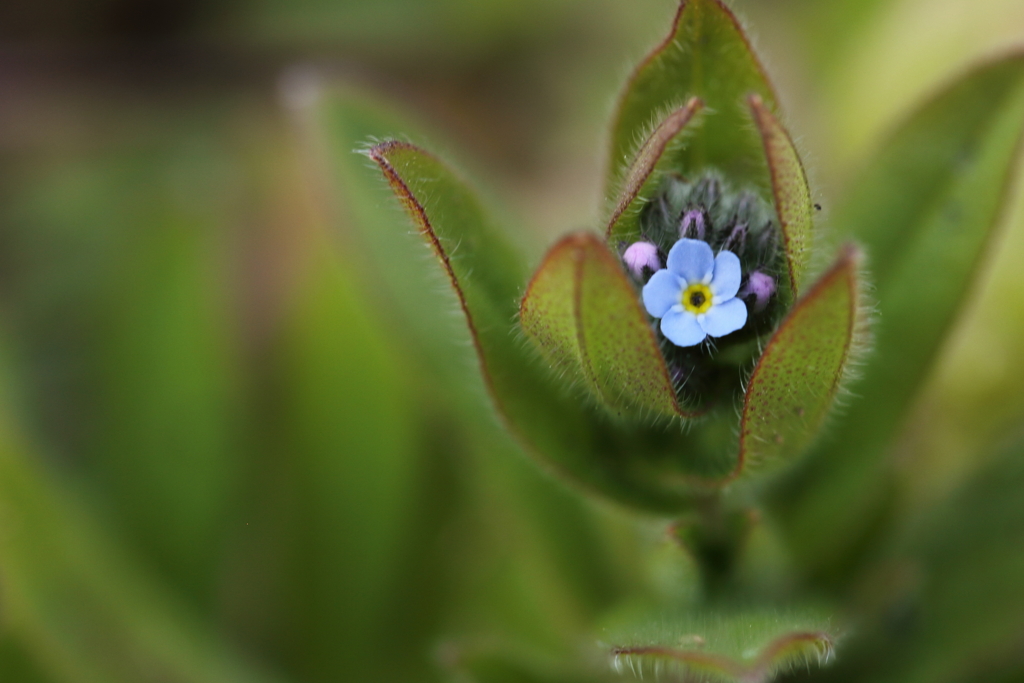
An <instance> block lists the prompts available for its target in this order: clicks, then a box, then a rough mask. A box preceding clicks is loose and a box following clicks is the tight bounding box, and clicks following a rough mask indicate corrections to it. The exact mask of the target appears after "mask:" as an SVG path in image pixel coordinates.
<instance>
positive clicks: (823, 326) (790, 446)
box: [740, 248, 864, 472]
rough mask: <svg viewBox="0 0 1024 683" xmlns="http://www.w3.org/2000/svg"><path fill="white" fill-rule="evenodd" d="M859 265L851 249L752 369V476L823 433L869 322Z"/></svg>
mask: <svg viewBox="0 0 1024 683" xmlns="http://www.w3.org/2000/svg"><path fill="white" fill-rule="evenodd" d="M858 261H859V255H858V254H857V253H856V251H855V250H854V249H853V248H847V249H846V252H845V253H844V254H842V255H841V256H840V258H839V260H838V262H837V263H836V264H835V265H834V266H832V269H831V270H830V271H829V272H827V273H826V274H825V275H823V276H822V277H821V279H819V280H818V282H817V283H815V285H814V288H813V289H812V290H811V291H809V292H807V294H806V295H805V296H804V298H803V299H801V300H800V301H798V302H797V304H796V306H795V307H794V308H793V310H792V311H790V313H789V316H788V317H787V318H786V319H785V320H783V321H782V323H781V324H780V325H779V329H778V331H777V332H776V333H775V335H774V336H772V338H771V340H770V341H769V342H768V346H767V347H766V348H765V351H764V353H763V354H762V356H761V359H760V360H759V361H758V363H757V367H756V368H754V373H753V374H752V375H751V377H750V380H749V381H748V383H747V393H746V400H745V402H744V405H743V418H742V421H741V422H740V452H741V454H742V457H744V458H745V459H746V460H747V461H748V467H749V468H751V469H752V470H753V471H755V472H757V471H760V470H761V469H762V468H767V469H778V467H779V466H780V465H782V464H785V463H787V462H792V461H793V460H794V459H795V458H796V457H798V456H800V455H802V454H803V453H804V451H805V450H806V449H807V447H808V446H809V445H810V443H811V441H813V440H814V439H815V438H816V437H817V436H818V434H819V432H820V431H821V423H822V421H823V420H824V419H825V418H826V416H827V415H828V411H829V409H830V408H831V407H832V403H833V401H834V399H835V396H836V392H837V391H838V390H839V385H840V382H841V381H842V379H843V373H844V371H845V370H846V366H847V365H848V363H849V360H850V351H851V346H852V345H853V344H854V342H855V338H856V335H857V334H858V331H859V330H858V329H857V328H858V326H859V325H863V323H864V321H863V320H862V318H863V313H862V312H861V310H860V307H861V305H860V293H859V292H858V287H859V286H860V283H859V282H858V273H857V267H858Z"/></svg>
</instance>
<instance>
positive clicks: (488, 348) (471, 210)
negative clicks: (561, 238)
mask: <svg viewBox="0 0 1024 683" xmlns="http://www.w3.org/2000/svg"><path fill="white" fill-rule="evenodd" d="M369 154H370V156H371V158H373V159H375V160H376V161H378V163H379V164H380V165H381V167H382V169H383V170H384V173H385V175H386V176H387V177H388V179H389V182H390V184H391V186H392V188H393V189H395V190H396V193H397V194H398V195H399V197H400V198H401V200H402V203H403V204H404V205H405V207H406V209H407V210H408V211H409V213H410V215H411V216H412V218H413V220H415V221H416V222H417V224H418V226H419V228H420V230H421V232H422V233H423V234H424V237H425V238H426V240H427V241H428V242H429V243H430V244H431V245H432V246H433V247H434V249H435V252H436V253H437V255H438V256H439V258H440V260H441V263H442V264H443V266H444V268H445V269H446V270H447V272H448V274H449V276H450V277H451V280H452V283H453V285H454V287H455V289H456V292H457V293H458V294H459V297H460V299H461V302H462V305H463V307H464V310H465V312H466V314H467V319H468V320H469V323H470V329H471V334H472V335H473V337H474V342H475V344H476V346H477V349H478V351H479V353H480V358H481V363H482V367H483V372H484V376H485V380H486V382H487V384H488V386H489V388H490V390H491V393H492V396H493V398H494V400H495V403H496V404H497V407H498V409H499V411H500V412H501V413H502V414H503V415H504V416H505V418H506V420H507V421H508V424H509V426H510V427H511V429H512V430H513V431H514V432H515V433H516V434H517V435H518V436H519V437H520V438H521V439H523V441H524V442H525V444H526V445H527V446H528V447H529V448H530V449H532V450H533V451H534V452H535V453H536V454H537V455H538V456H539V457H540V458H541V459H542V461H544V462H545V463H546V464H548V465H549V466H552V465H553V466H554V467H555V468H556V469H557V470H559V471H561V472H563V473H564V474H567V475H568V476H569V477H570V478H572V479H575V480H576V481H577V482H579V483H581V484H583V485H584V486H586V487H588V488H595V489H596V490H598V491H601V492H603V493H605V494H606V495H609V496H611V497H613V498H615V499H617V500H620V501H623V502H627V503H629V504H631V505H635V506H637V507H640V508H644V509H654V510H673V509H675V510H678V509H680V508H682V507H685V506H687V505H688V504H689V503H690V501H691V500H692V497H693V495H694V494H695V492H699V490H700V488H701V487H702V482H703V481H705V480H708V479H711V478H714V477H723V476H725V475H726V474H727V473H728V472H729V471H730V470H731V468H732V466H733V465H734V463H735V455H734V454H730V453H729V452H728V451H723V450H718V451H715V450H713V447H709V446H706V445H705V444H706V443H707V441H704V442H703V443H702V442H701V441H698V440H697V438H699V437H700V438H704V439H707V438H708V437H710V438H711V439H721V437H722V436H725V437H726V439H728V435H727V434H725V435H723V434H719V433H710V434H709V433H708V430H705V431H704V432H702V433H701V434H700V435H699V437H698V436H691V435H688V434H679V433H667V434H666V433H665V432H664V431H663V430H661V429H657V428H653V427H651V426H649V425H644V424H642V423H621V422H619V421H618V420H617V419H615V418H614V417H613V416H611V415H609V414H607V412H606V411H605V410H604V409H602V408H599V407H592V406H590V405H588V404H587V403H586V402H582V401H580V400H578V399H577V397H576V396H574V395H573V392H572V390H571V386H563V385H561V384H560V382H559V381H558V378H557V377H556V376H555V375H554V374H552V373H550V372H549V371H548V370H547V368H545V367H544V366H543V364H541V363H540V362H539V361H538V359H535V358H534V357H533V356H534V354H533V352H532V351H531V350H530V349H529V348H528V347H527V346H525V345H524V344H523V343H522V342H520V341H518V340H517V339H516V338H515V335H514V333H513V324H514V323H513V321H514V320H515V318H516V315H517V311H516V308H515V304H516V301H517V300H518V299H519V297H520V295H521V293H522V289H521V288H522V287H523V285H524V284H525V277H523V278H522V279H521V280H517V279H515V278H514V277H512V276H504V277H503V274H505V273H515V271H517V270H518V267H517V266H515V265H511V263H514V261H513V257H512V256H511V255H510V251H509V247H508V246H507V245H506V244H505V243H504V241H503V240H502V238H501V237H500V233H498V232H497V231H496V230H495V229H494V228H493V227H491V226H490V224H489V223H488V222H487V220H486V219H485V218H484V216H483V214H482V211H483V210H482V208H481V207H480V205H479V203H478V202H477V200H476V199H475V198H472V196H471V195H469V194H468V193H469V191H468V190H467V189H466V188H465V187H464V185H463V184H462V182H461V181H460V180H459V179H458V178H456V177H455V176H454V175H453V174H452V172H451V171H449V170H448V169H447V168H446V167H445V166H443V165H442V164H441V162H439V161H438V160H437V159H436V158H435V157H433V156H431V155H428V154H427V153H425V152H422V151H421V150H419V149H417V148H415V147H413V146H411V145H408V144H405V143H384V144H382V145H378V146H376V147H374V148H373V149H371V150H370V152H369ZM436 217H440V220H437V218H436ZM483 273H487V276H486V279H481V278H483V275H482V274H483ZM632 305H633V306H635V304H632ZM712 443H714V442H712Z"/></svg>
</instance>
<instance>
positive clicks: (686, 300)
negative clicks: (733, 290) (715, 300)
mask: <svg viewBox="0 0 1024 683" xmlns="http://www.w3.org/2000/svg"><path fill="white" fill-rule="evenodd" d="M682 304H683V308H685V309H686V310H688V311H689V312H690V313H693V314H694V315H700V314H701V313H707V312H708V309H709V308H711V288H710V287H708V286H707V285H705V284H701V283H696V284H692V285H690V286H689V287H687V288H686V289H684V290H683V297H682Z"/></svg>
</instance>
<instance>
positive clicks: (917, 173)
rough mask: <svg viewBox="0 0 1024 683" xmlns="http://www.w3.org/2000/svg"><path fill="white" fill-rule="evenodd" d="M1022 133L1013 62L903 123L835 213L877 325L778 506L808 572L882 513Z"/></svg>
mask: <svg viewBox="0 0 1024 683" xmlns="http://www.w3.org/2000/svg"><path fill="white" fill-rule="evenodd" d="M1022 133H1024V61H1022V60H1021V59H1020V58H1019V57H1018V58H1012V59H1008V60H1004V61H1002V62H997V63H995V64H992V65H990V66H987V67H985V68H982V69H979V70H977V71H976V72H974V73H972V74H969V75H968V76H966V77H964V78H963V79H961V80H960V81H958V82H957V83H956V84H955V85H953V86H952V87H950V88H949V89H947V90H946V91H945V92H944V93H942V94H941V95H940V96H938V97H937V98H935V99H934V100H933V101H932V102H930V103H928V104H927V105H925V106H924V107H923V108H922V109H920V110H919V111H918V112H916V113H915V114H914V115H913V116H912V117H911V118H910V119H909V120H908V122H907V123H905V124H904V125H903V127H902V128H901V129H900V130H899V131H897V132H896V134H895V135H894V136H893V138H892V139H891V140H890V141H889V143H888V144H887V145H885V147H884V148H883V150H882V151H881V152H880V153H879V155H878V156H877V157H876V158H875V159H874V160H873V161H872V162H871V163H870V164H869V165H868V167H867V168H866V169H865V171H864V172H863V174H862V176H861V179H860V180H859V181H858V182H857V183H856V184H855V185H854V187H853V189H852V191H851V194H850V197H849V199H847V201H846V203H844V204H843V206H842V207H841V208H840V209H839V211H838V212H837V215H836V217H835V219H834V220H835V232H836V233H837V234H839V235H842V236H844V237H850V238H854V239H857V240H859V241H860V242H861V243H862V244H863V245H864V247H865V249H866V250H867V251H868V253H869V254H870V267H871V270H872V273H873V276H874V281H875V283H876V287H875V291H874V293H873V296H874V297H875V298H876V299H877V301H878V325H877V330H876V332H875V340H874V350H873V353H872V354H871V362H870V363H869V364H867V365H866V366H865V370H864V378H863V380H862V381H861V382H859V383H858V385H857V393H858V395H859V399H858V400H857V401H856V402H854V403H853V405H851V407H850V410H849V412H848V414H847V415H845V416H844V418H843V420H842V422H841V424H839V425H837V427H836V429H835V430H833V432H832V434H830V437H829V438H828V439H827V440H824V441H823V442H822V443H821V447H820V448H819V449H818V451H817V453H816V454H815V458H814V460H815V461H814V463H813V464H814V465H815V467H814V468H813V469H812V470H809V471H808V472H807V473H805V474H804V477H803V478H802V479H801V480H800V484H799V486H800V495H799V497H795V498H794V497H792V496H790V495H787V496H786V499H785V500H784V501H782V503H781V507H782V508H784V509H785V510H786V513H785V514H786V517H787V518H788V519H789V520H790V523H789V531H788V533H790V534H791V535H792V537H793V544H794V547H795V548H796V549H797V550H798V552H799V553H800V556H801V559H802V561H803V562H804V563H805V564H806V566H807V567H808V568H809V570H811V571H815V572H829V571H837V570H838V568H839V567H840V566H849V565H848V564H847V563H848V561H849V554H850V553H854V552H856V551H857V548H858V545H859V544H860V543H861V542H862V541H863V538H864V535H865V534H867V533H870V530H871V529H870V526H871V524H872V523H873V522H874V521H875V520H877V519H878V515H879V514H882V513H883V512H884V505H885V496H886V494H887V492H888V489H887V487H886V485H885V483H884V482H885V481H887V479H888V476H889V475H888V474H887V470H888V467H889V462H888V460H887V457H888V456H889V455H890V454H891V449H892V448H893V445H892V442H893V439H894V437H895V436H896V435H897V432H898V430H899V429H900V428H901V427H902V426H903V424H904V423H905V420H906V418H907V412H908V410H909V408H910V406H911V403H912V401H913V400H914V398H915V397H916V396H917V394H918V391H919V389H920V386H921V383H922V382H923V381H924V380H925V378H926V377H927V373H928V371H929V370H930V369H931V367H932V362H933V359H934V357H935V354H936V353H937V351H938V349H939V346H940V344H941V343H942V341H943V339H944V337H945V335H946V333H947V332H948V330H949V328H950V326H951V325H952V323H953V321H954V319H955V316H956V315H957V313H958V312H959V311H960V310H961V309H962V308H963V307H964V306H966V305H970V292H971V290H972V282H973V280H974V279H975V277H976V276H977V271H978V266H979V263H980V260H981V257H982V255H983V254H984V251H985V249H986V247H987V246H988V245H989V244H990V243H991V236H992V232H993V230H994V229H995V227H996V226H998V225H999V222H1000V220H1001V219H1002V217H1003V214H1004V212H1005V211H1006V207H1007V204H1008V202H1009V200H1010V196H1009V191H1010V188H1011V182H1012V178H1013V173H1014V170H1015V168H1016V166H1017V165H1018V164H1019V160H1020V156H1021V151H1020V150H1021V136H1022ZM869 482H872V483H871V484H869ZM880 484H881V485H880Z"/></svg>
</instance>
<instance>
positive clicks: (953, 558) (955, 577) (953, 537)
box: [814, 442, 1024, 683]
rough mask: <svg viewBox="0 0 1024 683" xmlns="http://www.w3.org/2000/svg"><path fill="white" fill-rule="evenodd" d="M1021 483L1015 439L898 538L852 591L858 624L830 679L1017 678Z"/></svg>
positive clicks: (1023, 592) (1023, 461)
mask: <svg viewBox="0 0 1024 683" xmlns="http://www.w3.org/2000/svg"><path fill="white" fill-rule="evenodd" d="M1022 490H1024V448H1022V444H1021V443H1019V442H1018V443H1017V444H1016V445H1015V446H1014V447H1012V448H1010V449H1008V450H1006V451H1005V452H1003V453H1002V454H1000V457H996V458H994V459H993V461H992V462H990V464H989V465H988V466H986V467H985V469H984V470H983V471H981V472H979V473H977V474H976V475H975V476H973V477H972V478H971V480H969V481H967V482H966V483H965V484H964V485H963V486H961V487H960V489H959V490H958V491H955V492H954V493H953V495H951V496H949V497H948V498H947V499H945V500H943V501H942V502H941V503H940V504H938V505H936V506H935V507H934V508H933V509H931V510H928V511H927V512H925V513H924V514H922V515H919V516H918V517H917V520H916V522H915V523H914V524H913V525H911V526H909V528H905V529H904V530H903V532H902V533H901V534H900V535H899V537H897V538H895V539H892V540H891V542H890V543H889V544H888V547H887V549H886V551H885V552H884V554H883V555H881V557H879V558H877V559H876V562H875V564H874V565H873V567H872V568H871V570H870V571H869V572H867V573H866V578H865V580H863V581H861V584H860V586H859V588H858V590H857V591H856V592H855V604H854V605H853V606H852V607H853V610H854V611H855V614H856V616H857V617H858V619H859V621H860V623H861V626H860V627H859V628H858V629H857V633H856V635H855V636H854V637H852V638H851V639H850V641H849V642H848V643H846V644H845V645H844V650H843V655H842V657H840V661H839V662H838V664H837V666H836V667H835V668H834V670H832V671H830V672H829V674H830V675H829V676H827V677H825V679H824V680H826V681H837V682H838V681H850V682H854V681H863V682H865V683H867V682H868V681H870V682H871V683H926V682H928V681H999V682H1002V681H1006V682H1007V683H1009V681H1019V680H1021V679H1022V676H1024V657H1022V650H1021V633H1022V627H1024V617H1022V615H1024V584H1022V582H1021V576H1024V506H1022V505H1021V491H1022ZM814 680H819V679H818V678H815V679H814Z"/></svg>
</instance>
